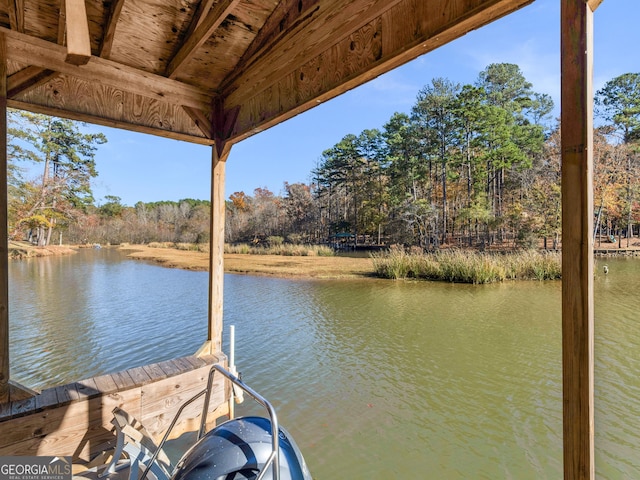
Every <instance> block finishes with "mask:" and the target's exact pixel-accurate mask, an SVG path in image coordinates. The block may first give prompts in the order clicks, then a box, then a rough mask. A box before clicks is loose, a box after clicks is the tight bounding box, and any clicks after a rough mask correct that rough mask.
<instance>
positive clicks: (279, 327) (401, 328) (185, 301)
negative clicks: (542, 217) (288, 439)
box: [10, 251, 640, 479]
mask: <svg viewBox="0 0 640 480" xmlns="http://www.w3.org/2000/svg"><path fill="white" fill-rule="evenodd" d="M608 264H609V275H607V276H604V275H603V274H602V273H601V269H597V272H598V273H597V275H596V346H595V347H596V469H597V474H598V477H600V478H633V477H635V476H637V475H636V473H637V471H638V470H639V469H640V464H639V461H640V460H639V459H640V454H639V452H638V451H637V450H638V444H639V442H638V433H637V432H638V431H640V381H639V380H638V371H639V368H640V348H638V346H639V343H640V336H639V335H638V328H637V313H636V312H637V311H638V307H639V306H640V305H639V304H640V300H638V298H637V294H636V292H637V291H638V288H639V287H640V276H639V275H638V272H639V271H640V263H639V262H637V261H634V260H626V261H625V260H616V261H609V262H608ZM10 275H11V318H12V330H11V334H12V348H13V350H12V364H13V367H14V371H13V373H12V374H13V375H14V376H17V377H18V378H20V379H21V380H23V381H25V382H26V383H27V384H30V385H37V384H41V385H42V384H47V383H51V382H53V383H56V382H57V383H62V382H65V381H68V380H75V379H78V378H82V377H87V376H91V375H96V374H98V373H102V372H105V371H115V370H120V369H123V368H127V367H132V366H136V365H142V364H145V363H150V362H154V361H160V360H164V359H167V358H172V357H177V356H180V355H186V354H190V353H193V352H194V351H195V350H196V349H197V348H198V347H199V345H200V344H201V343H202V340H203V338H204V337H205V336H206V311H207V309H206V291H207V275H206V273H201V272H186V271H181V270H170V269H163V268H160V267H157V266H154V265H148V264H145V263H141V262H132V261H122V259H121V257H120V256H119V254H118V253H117V252H110V251H102V252H100V251H98V252H95V251H90V252H81V253H80V254H79V255H77V256H73V257H60V258H50V259H39V260H35V261H33V260H30V261H25V262H12V264H11V271H10ZM225 282H226V284H225V323H226V324H227V325H228V324H235V325H236V328H237V331H236V338H237V342H238V344H237V355H236V356H237V359H238V363H239V366H240V368H241V370H242V371H243V373H244V378H245V380H247V382H248V383H249V384H250V385H252V386H253V387H254V388H256V389H257V390H258V391H260V392H261V393H263V394H265V395H266V396H267V397H268V398H270V399H271V400H272V401H273V402H274V403H275V405H276V407H277V409H278V411H279V415H280V419H281V422H282V423H283V425H285V426H286V427H287V428H288V429H289V430H290V431H291V433H292V434H293V436H294V437H295V438H296V441H297V442H298V443H299V444H300V446H301V448H302V450H303V452H304V454H305V457H306V459H307V461H308V463H309V466H310V468H311V470H312V472H313V475H314V478H316V479H335V478H370V479H377V478H380V479H382V478H384V479H387V478H405V477H406V478H447V479H451V478H453V479H455V478H474V479H475V478H487V479H494V478H515V479H523V478H524V479H527V478H531V479H539V478H561V476H562V440H561V434H562V411H561V408H562V399H561V392H562V385H561V338H560V335H561V333H560V332H561V317H560V284H559V283H558V282H549V283H539V282H525V283H506V284H502V285H489V286H470V285H451V284H447V283H424V282H415V283H412V282H390V281H377V280H367V281H351V280H347V281H340V282H332V281H295V280H284V279H274V278H264V277H249V276H234V275H228V276H226V280H225ZM177 332H179V335H177V334H176V333H177ZM226 339H227V338H226V334H225V342H226ZM225 346H226V343H225ZM33 365H38V366H39V367H40V368H38V369H33V368H32V367H31V366H33ZM242 409H243V410H244V411H251V407H247V406H245V407H242Z"/></svg>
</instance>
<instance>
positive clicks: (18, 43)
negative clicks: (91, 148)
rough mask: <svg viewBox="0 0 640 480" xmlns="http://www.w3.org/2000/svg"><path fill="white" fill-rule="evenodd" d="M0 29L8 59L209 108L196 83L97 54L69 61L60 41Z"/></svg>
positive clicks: (154, 97) (207, 99)
mask: <svg viewBox="0 0 640 480" xmlns="http://www.w3.org/2000/svg"><path fill="white" fill-rule="evenodd" d="M0 32H4V34H5V36H6V40H7V56H8V59H9V60H13V61H16V62H24V59H26V58H28V59H29V62H30V63H31V64H32V65H34V66H38V67H41V68H44V69H47V70H53V71H55V72H59V73H63V74H67V75H71V76H74V77H77V78H79V79H82V80H86V81H88V82H94V83H98V84H102V85H108V86H112V87H115V88H118V89H126V91H128V92H131V93H135V94H138V95H141V96H143V97H147V98H152V99H156V100H161V101H163V102H167V103H169V104H173V105H182V106H189V107H193V108H198V109H200V110H204V111H207V110H208V109H209V108H210V105H211V101H212V98H213V97H212V96H211V95H209V94H208V93H206V92H203V91H202V90H200V89H198V88H196V87H193V86H190V85H186V84H184V83H181V82H177V81H175V80H170V79H168V78H165V77H161V76H159V75H153V74H151V73H148V72H143V71H141V70H137V69H135V68H132V67H128V66H126V65H122V64H120V63H116V62H113V61H111V60H107V59H104V58H99V57H91V61H90V62H89V63H88V64H87V65H82V66H75V65H71V64H69V63H67V62H66V61H65V58H66V54H67V50H66V48H64V47H62V46H60V45H56V44H54V43H52V42H47V41H44V40H41V39H39V38H35V37H32V36H30V35H24V34H20V33H17V32H14V31H12V30H8V29H6V28H2V27H0Z"/></svg>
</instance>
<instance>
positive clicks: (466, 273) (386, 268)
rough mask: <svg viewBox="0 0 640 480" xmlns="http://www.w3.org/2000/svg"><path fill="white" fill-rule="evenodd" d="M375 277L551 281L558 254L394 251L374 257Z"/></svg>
mask: <svg viewBox="0 0 640 480" xmlns="http://www.w3.org/2000/svg"><path fill="white" fill-rule="evenodd" d="M373 267H374V270H375V273H376V275H377V276H380V277H382V278H392V279H402V278H419V279H425V280H443V281H448V282H457V283H474V284H481V283H493V282H501V281H504V280H555V279H559V278H561V275H562V265H561V256H560V254H559V253H550V252H538V251H534V250H526V251H521V252H515V253H480V252H476V251H469V250H443V251H441V252H436V253H428V254H413V253H407V252H405V251H403V250H399V249H394V250H391V251H390V252H388V253H384V254H380V255H374V256H373Z"/></svg>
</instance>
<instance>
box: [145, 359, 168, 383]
mask: <svg viewBox="0 0 640 480" xmlns="http://www.w3.org/2000/svg"><path fill="white" fill-rule="evenodd" d="M142 368H143V370H144V371H145V372H147V375H149V376H150V377H151V378H153V380H154V381H157V380H162V379H163V378H167V374H166V373H165V371H164V370H162V368H160V365H158V364H157V363H153V364H151V365H145V366H144V367H142Z"/></svg>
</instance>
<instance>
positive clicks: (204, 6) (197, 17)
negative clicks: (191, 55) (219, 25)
mask: <svg viewBox="0 0 640 480" xmlns="http://www.w3.org/2000/svg"><path fill="white" fill-rule="evenodd" d="M214 1H215V0H202V1H201V2H200V3H199V4H198V8H197V9H196V13H194V14H193V19H192V20H191V24H190V25H189V28H188V29H187V31H186V33H185V34H184V38H191V36H192V35H193V32H194V31H195V30H196V28H198V27H199V26H200V25H202V23H203V22H204V21H205V19H206V18H207V14H208V13H209V12H210V11H211V7H213V2H214Z"/></svg>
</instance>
